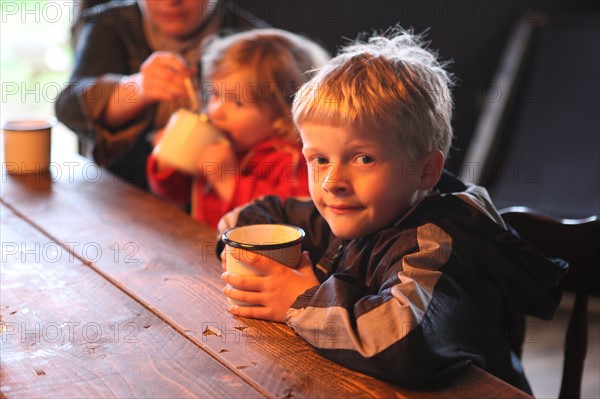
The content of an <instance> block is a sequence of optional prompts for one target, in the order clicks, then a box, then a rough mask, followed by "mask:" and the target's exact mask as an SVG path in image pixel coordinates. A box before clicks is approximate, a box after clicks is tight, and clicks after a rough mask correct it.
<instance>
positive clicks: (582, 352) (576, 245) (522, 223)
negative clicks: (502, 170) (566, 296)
mask: <svg viewBox="0 0 600 399" xmlns="http://www.w3.org/2000/svg"><path fill="white" fill-rule="evenodd" d="M500 214H501V215H502V218H503V219H504V220H505V222H506V223H508V224H509V225H510V226H512V227H513V228H514V229H515V230H516V231H517V232H518V233H519V235H520V236H521V237H522V238H523V239H524V240H526V241H528V242H529V243H531V244H533V245H534V246H535V247H536V248H538V249H539V250H540V252H542V253H543V254H544V255H545V256H547V257H550V258H562V259H564V260H566V261H567V262H569V265H570V266H569V272H568V273H567V274H566V276H565V277H564V279H563V281H562V285H563V289H564V290H565V291H571V292H574V293H575V304H574V305H573V309H572V312H571V318H570V320H569V325H568V328H567V335H566V338H565V347H564V361H563V373H562V381H561V387H560V394H559V398H561V399H562V398H569V399H571V398H579V397H581V380H582V377H583V364H584V360H585V356H586V351H587V335H588V328H587V303H588V295H600V249H599V248H600V220H599V219H598V217H597V216H591V217H588V218H585V219H559V218H556V217H552V216H548V215H545V214H542V213H541V212H538V211H536V210H534V209H531V208H527V207H511V208H506V209H503V210H501V211H500Z"/></svg>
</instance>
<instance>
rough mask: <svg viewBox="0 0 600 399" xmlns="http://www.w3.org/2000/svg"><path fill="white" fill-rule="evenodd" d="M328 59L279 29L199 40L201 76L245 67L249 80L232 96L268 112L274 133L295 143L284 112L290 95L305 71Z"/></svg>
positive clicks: (219, 75) (287, 112)
mask: <svg viewBox="0 0 600 399" xmlns="http://www.w3.org/2000/svg"><path fill="white" fill-rule="evenodd" d="M328 60H329V55H328V54H327V52H326V51H325V50H324V49H323V48H322V47H321V46H319V45H318V44H317V43H315V42H313V41H311V40H309V39H307V38H305V37H302V36H299V35H296V34H294V33H291V32H287V31H284V30H280V29H253V30H249V31H245V32H241V33H236V34H233V35H229V36H225V37H215V38H213V39H211V40H210V41H209V42H207V43H205V47H204V50H203V55H202V75H203V81H204V82H209V84H210V81H211V80H212V79H215V78H222V77H225V76H227V75H229V74H231V73H235V72H238V71H240V70H243V71H248V72H249V79H250V80H249V84H248V86H247V87H241V88H240V93H238V94H239V95H241V96H244V97H246V100H249V101H251V102H254V103H257V104H258V105H259V106H267V107H269V108H271V109H272V110H274V111H275V115H276V117H278V118H280V124H279V131H278V133H280V134H281V136H283V137H285V138H287V139H289V140H290V141H294V142H297V141H298V131H297V130H296V128H295V126H294V123H293V121H292V117H291V112H290V110H291V106H292V101H293V96H294V94H295V93H296V91H297V90H298V88H299V87H300V86H301V85H302V84H304V83H305V82H307V81H308V79H310V76H312V75H311V74H310V71H312V70H314V69H315V68H318V67H321V66H323V65H324V64H325V63H326V62H327V61H328ZM227 90H232V88H227Z"/></svg>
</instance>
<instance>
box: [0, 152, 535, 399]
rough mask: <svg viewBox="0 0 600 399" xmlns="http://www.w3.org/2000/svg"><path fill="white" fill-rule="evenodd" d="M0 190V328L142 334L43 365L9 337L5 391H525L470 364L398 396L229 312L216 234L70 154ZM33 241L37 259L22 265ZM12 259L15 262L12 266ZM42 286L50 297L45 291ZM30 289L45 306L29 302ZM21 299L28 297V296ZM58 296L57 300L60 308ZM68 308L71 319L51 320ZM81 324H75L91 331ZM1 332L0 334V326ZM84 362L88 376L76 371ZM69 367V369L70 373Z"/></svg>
mask: <svg viewBox="0 0 600 399" xmlns="http://www.w3.org/2000/svg"><path fill="white" fill-rule="evenodd" d="M0 184H1V191H0V199H1V202H2V205H3V208H2V212H3V215H2V233H3V234H2V235H3V237H2V241H3V244H2V245H3V247H2V249H3V256H4V253H5V252H7V251H9V252H11V253H12V252H16V253H15V254H13V255H12V256H13V257H14V259H13V258H11V259H12V260H11V261H10V262H7V264H6V265H5V264H4V260H3V264H2V272H3V273H4V272H5V269H6V271H7V273H10V275H11V276H12V277H11V278H12V279H14V281H15V282H14V283H11V284H10V285H7V286H6V285H5V284H4V281H3V284H2V306H1V307H0V310H1V314H2V317H3V321H4V323H5V324H4V325H5V326H7V327H8V326H10V328H13V327H14V325H15V324H9V323H16V325H18V324H19V323H35V320H36V319H34V318H31V317H32V315H33V314H43V315H44V317H45V318H46V319H45V320H46V322H45V323H49V322H53V320H59V321H60V322H62V323H65V322H69V321H71V320H75V319H74V317H79V318H80V319H81V321H78V322H80V323H86V322H88V323H90V322H93V323H97V324H98V325H99V326H100V330H101V331H102V332H103V334H104V333H105V334H106V335H107V338H111V337H112V336H111V335H110V334H114V333H115V332H120V330H119V329H121V328H125V326H126V325H128V326H130V327H129V328H130V329H131V330H132V329H136V330H135V331H139V332H138V335H139V337H140V340H141V339H142V338H143V342H141V343H136V345H137V346H135V348H136V349H137V348H139V353H140V354H139V355H138V354H137V353H138V352H136V351H134V350H133V349H134V348H133V347H131V348H129V347H127V348H126V347H125V346H124V345H111V346H109V347H108V348H107V349H105V348H104V347H103V346H102V345H100V346H99V347H96V348H94V349H93V351H92V349H89V351H87V352H86V350H85V348H86V347H88V346H86V345H88V343H87V342H83V343H81V345H80V346H78V345H75V349H74V348H73V346H71V347H68V346H58V349H56V350H57V351H58V352H59V354H58V356H59V358H61V359H69V360H70V362H68V361H66V360H63V361H60V362H57V363H53V361H52V360H48V359H47V356H48V355H47V354H45V353H44V352H40V356H39V357H36V355H35V353H36V352H35V350H33V349H30V350H25V351H23V349H24V344H22V343H21V342H20V341H19V342H16V343H15V342H13V341H14V340H13V341H11V342H12V343H11V344H4V343H3V345H2V359H1V364H2V374H1V376H0V385H1V387H2V393H3V394H4V395H5V396H6V397H21V396H40V397H50V396H84V397H91V396H98V395H100V396H105V397H106V396H109V397H110V396H112V397H115V396H136V397H151V396H161V395H158V393H160V392H167V395H166V396H227V397H235V396H243V397H252V396H257V395H258V396H264V397H310V398H313V397H327V398H331V397H399V398H403V397H411V398H415V397H416V398H434V397H435V398H439V397H463V398H470V397H472V398H475V397H492V396H493V397H499V398H519V397H529V396H528V395H526V394H524V393H523V392H521V391H520V390H518V389H516V388H514V387H512V386H510V385H508V384H506V383H504V382H502V381H500V380H498V379H497V378H495V377H493V376H491V375H490V374H488V373H486V372H484V371H483V370H481V369H478V368H477V367H474V366H473V367H470V368H469V369H468V370H467V371H466V372H465V373H464V374H463V375H462V376H460V377H459V378H457V379H456V380H455V381H453V382H452V383H451V384H450V385H449V386H446V387H444V388H442V389H437V390H431V391H412V390H408V389H404V388H400V387H397V386H394V385H392V384H388V383H386V382H383V381H380V380H377V379H374V378H372V377H369V376H366V375H364V374H361V373H358V372H355V371H352V370H349V369H347V368H345V367H342V366H340V365H338V364H335V363H333V362H331V361H329V360H327V359H325V358H323V357H321V356H319V355H318V354H317V353H316V352H315V351H314V350H313V349H312V348H311V347H310V346H309V345H308V344H307V343H306V342H305V341H304V340H302V339H301V338H299V337H298V336H297V335H295V333H294V332H293V331H292V330H291V329H290V328H288V327H287V326H286V325H285V324H281V323H272V322H266V321H261V320H253V319H246V318H239V317H235V316H232V315H231V314H230V313H229V312H227V305H226V300H225V297H224V296H223V294H222V293H221V289H222V286H223V283H222V281H221V280H220V274H221V265H220V261H219V260H218V259H217V257H216V256H215V254H214V248H215V240H216V232H215V231H214V230H213V229H211V228H209V227H207V226H205V225H203V224H201V223H198V222H196V221H194V220H192V219H191V218H190V217H189V216H188V215H187V214H185V213H184V212H183V211H181V210H180V209H178V208H177V207H175V206H172V205H170V204H168V203H165V202H163V201H161V200H159V199H157V198H156V197H154V196H153V195H151V194H148V193H143V192H141V191H139V190H137V189H136V188H134V187H132V186H130V185H128V184H126V183H124V182H122V181H120V180H118V179H117V178H115V177H114V176H113V175H111V174H110V173H109V172H108V171H106V170H104V169H101V168H99V167H98V166H96V165H95V164H93V163H92V162H91V161H89V160H87V159H85V158H82V157H79V156H77V155H73V156H72V157H71V158H69V159H63V160H60V161H59V162H53V163H52V164H51V167H50V171H49V173H47V174H44V175H7V174H6V173H5V172H4V170H3V173H2V181H1V182H0ZM5 214H6V215H8V216H5ZM5 219H6V221H5ZM5 230H6V231H7V232H8V233H7V234H8V235H7V237H8V238H6V240H5V237H4V235H5V234H4V233H5ZM21 243H24V244H23V245H24V247H23V248H21V247H20V246H21ZM15 246H16V247H15ZM36 246H37V248H39V250H37V251H38V252H39V254H38V255H39V257H40V258H44V259H39V260H40V262H35V261H34V262H30V260H31V259H33V258H34V255H35V254H34V252H35V251H36ZM31 248H33V249H31ZM21 249H23V250H21ZM27 251H30V252H27ZM52 251H55V252H56V251H58V252H61V253H62V254H63V255H62V256H63V257H66V259H67V262H65V261H64V258H60V259H61V260H60V261H57V262H55V263H52V262H51V260H52V259H51V257H52V256H53V255H52V254H53V253H54V252H52ZM46 252H47V253H46ZM23 257H24V258H25V260H26V262H25V264H24V265H22V264H20V263H19V261H17V260H20V259H21V258H23ZM15 259H17V260H15ZM71 260H72V261H71ZM42 271H43V272H44V273H41V272H42ZM38 274H39V275H40V276H42V277H40V279H42V280H41V282H40V283H39V284H38V285H37V286H35V287H33V288H31V289H32V290H33V292H24V291H23V290H24V289H25V288H23V287H26V286H27V285H31V284H28V281H29V280H31V279H34V280H35V277H34V276H35V275H38ZM43 276H46V277H43ZM3 277H4V275H3ZM48 279H50V280H48ZM46 280H48V281H50V282H51V286H52V288H51V289H46V288H45V287H46V285H45V284H47V283H45V282H44V281H46ZM92 292H93V293H94V294H93V295H92V294H91V293H92ZM43 293H45V294H46V295H49V296H56V298H57V299H56V300H54V299H53V300H51V301H43V300H42V296H43V295H44V294H43ZM29 295H36V296H39V297H38V298H39V300H30V299H28V298H29ZM65 295H66V296H67V298H68V301H66V302H64V301H61V300H60V298H62V297H63V296H65ZM94 298H98V300H94ZM100 298H102V299H101V300H100ZM79 303H81V305H79ZM69 304H70V305H69ZM80 307H81V308H80ZM22 308H27V309H29V313H28V315H29V316H28V315H27V314H22V313H21V312H17V313H14V314H11V312H13V310H14V309H22ZM71 308H73V309H76V310H77V309H79V313H77V312H76V313H74V316H70V314H69V313H65V312H68V311H69V309H71ZM67 315H69V317H70V318H68V317H67ZM78 315H79V316H78ZM83 315H89V316H86V317H83ZM59 321H56V323H58V322H59ZM115 323H117V324H118V328H117V327H114V326H115ZM127 323H133V324H127ZM92 326H93V327H88V329H92V328H96V329H98V327H97V326H96V325H92ZM132 326H133V327H132ZM147 326H151V327H147ZM78 327H79V326H78ZM111 327H112V330H111ZM115 330H117V331H115ZM123 332H124V333H126V331H123ZM324 334H326V331H324ZM13 335H14V334H13ZM2 337H7V332H6V331H5V332H4V333H3V335H2ZM10 337H13V336H12V335H11V336H10ZM165 337H169V338H170V340H166V338H165ZM13 338H14V337H13ZM3 339H4V338H3ZM94 345H95V344H93V345H91V346H94ZM55 347H56V345H55ZM99 348H100V351H101V352H102V354H104V355H106V357H105V358H103V359H104V360H103V361H104V362H105V363H108V364H106V365H104V364H103V366H102V367H100V368H97V369H96V368H93V367H92V366H91V365H92V364H93V362H94V361H96V360H94V359H96V358H98V357H99V356H98V355H97V352H98V351H99ZM124 348H125V349H124ZM81 349H84V350H83V351H82V350H81ZM15 351H18V352H19V353H21V352H22V354H19V355H17V354H15ZM121 351H126V353H121ZM5 356H8V357H7V358H5ZM50 358H51V359H53V358H54V357H50ZM5 359H13V360H11V361H8V360H6V361H5ZM107 359H109V360H108V361H107ZM36 362H40V364H46V365H47V366H48V367H47V368H46V369H42V370H43V372H44V373H45V375H44V379H45V381H47V382H46V383H44V384H41V385H35V384H34V385H31V387H32V388H27V387H29V386H30V384H29V381H30V379H31V378H33V377H35V378H33V380H37V379H40V377H39V376H37V375H36V372H35V371H33V377H31V370H32V367H33V366H32V364H34V363H35V364H37V363H36ZM44 362H46V363H44ZM79 363H81V366H79ZM128 364H129V365H132V364H135V366H131V367H127V366H126V365H128ZM157 364H160V365H161V368H158V366H157ZM36 367H37V366H36ZM88 368H91V369H92V370H93V373H94V376H95V377H94V378H92V377H88V376H87V375H85V374H83V371H85V370H88ZM54 369H60V370H54ZM25 370H29V371H25ZM53 370H54V371H53ZM78 370H81V371H82V372H81V373H77V372H73V371H78ZM27 372H29V375H26V374H27ZM66 375H68V376H69V378H66ZM144 381H146V382H145V383H144ZM138 384H141V385H138ZM34 386H35V387H37V388H33V387H34ZM134 387H136V388H134ZM137 387H139V388H137ZM28 389H29V390H28ZM61 389H62V390H61ZM153 389H154V391H153ZM159 389H160V390H159ZM161 390H164V391H161ZM61 392H62V394H61ZM203 392H205V393H203ZM153 393H156V394H153ZM71 394H72V395H71ZM163 396H165V395H163Z"/></svg>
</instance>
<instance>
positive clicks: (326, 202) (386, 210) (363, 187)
mask: <svg viewBox="0 0 600 399" xmlns="http://www.w3.org/2000/svg"><path fill="white" fill-rule="evenodd" d="M300 133H301V136H302V143H303V150H302V151H303V153H304V156H305V157H306V160H307V163H308V169H309V187H310V194H311V197H312V199H313V201H314V202H315V204H316V206H317V209H318V210H319V212H320V213H321V215H322V216H323V217H324V218H325V220H326V221H327V223H328V224H329V226H330V227H331V229H332V231H333V233H334V234H335V235H336V236H338V237H340V238H343V239H354V238H358V237H363V236H365V235H367V234H370V233H372V232H375V231H377V230H379V229H381V228H383V227H385V226H386V225H388V224H389V223H390V222H392V221H393V220H394V219H396V218H397V217H398V216H400V215H401V214H402V213H403V212H405V211H406V210H407V209H408V208H409V207H410V206H412V205H413V204H414V203H415V202H416V201H417V200H418V199H419V198H420V197H421V196H422V195H424V193H425V191H424V190H423V189H424V188H425V187H424V185H423V182H422V173H421V167H420V166H419V165H417V164H415V163H414V162H411V161H410V159H409V158H408V156H407V155H406V153H405V152H404V151H402V149H401V148H400V146H399V144H398V143H397V142H396V141H395V140H394V139H393V137H391V134H385V133H384V134H381V133H379V132H358V131H354V130H352V129H347V128H338V127H333V126H327V125H320V124H314V123H305V124H304V125H302V126H301V129H300Z"/></svg>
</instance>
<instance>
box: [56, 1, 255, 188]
mask: <svg viewBox="0 0 600 399" xmlns="http://www.w3.org/2000/svg"><path fill="white" fill-rule="evenodd" d="M220 7H222V8H219V9H218V10H217V11H216V12H215V13H214V14H213V16H212V17H211V19H210V21H207V26H208V25H210V26H211V27H212V26H215V25H217V26H219V27H221V28H238V27H239V28H242V27H243V28H251V27H267V24H266V23H264V22H263V21H261V20H259V19H256V18H254V17H253V16H252V15H251V14H249V13H247V12H245V11H244V12H243V13H240V12H239V11H240V9H239V7H237V6H233V5H232V3H231V4H230V3H229V2H227V1H222V2H221V6H220ZM82 18H83V21H84V22H83V24H81V28H80V29H79V28H77V29H75V31H76V32H79V33H77V34H78V35H79V37H78V38H77V40H76V43H77V47H76V49H75V67H74V69H73V73H72V75H71V77H70V79H69V84H68V86H67V87H65V89H64V90H63V91H62V92H61V93H60V95H59V97H58V98H57V100H56V105H55V108H56V115H57V117H58V119H59V120H60V121H61V122H62V123H64V124H65V125H66V126H67V127H69V128H70V129H71V130H73V131H74V132H75V133H77V135H78V137H79V139H80V148H81V152H82V153H83V154H84V155H86V156H88V157H90V158H93V159H94V161H95V162H96V163H98V164H99V165H100V166H107V167H108V169H109V170H111V171H112V172H113V173H115V174H116V175H118V176H119V177H121V178H123V179H125V180H126V181H128V182H130V183H133V184H135V185H137V186H139V187H141V188H144V189H148V184H147V181H146V172H145V171H146V169H145V167H146V158H147V156H148V155H149V154H150V152H151V151H152V145H151V138H152V135H153V134H154V133H155V131H156V130H158V129H159V128H162V127H163V126H164V125H165V124H166V122H167V120H168V116H169V115H170V114H171V112H172V111H175V110H176V109H177V108H178V107H179V106H181V104H163V109H162V112H161V114H160V115H158V116H157V111H158V106H156V105H155V106H152V107H149V108H148V109H147V110H146V111H145V112H143V113H142V114H140V115H139V116H138V117H137V118H136V119H134V120H132V121H131V122H130V123H128V124H127V125H126V126H123V127H122V128H119V129H118V130H117V131H114V130H111V129H109V128H108V127H107V126H105V125H103V123H102V120H101V119H102V113H103V112H104V109H105V108H106V104H107V102H108V100H109V99H110V97H111V94H112V91H113V90H114V89H115V87H116V86H117V84H118V83H119V81H120V80H121V78H123V76H125V75H131V74H134V73H137V72H139V70H140V66H141V65H142V63H143V62H144V61H145V60H146V59H147V58H148V57H149V56H150V55H151V54H152V53H153V52H154V49H152V48H150V45H149V44H148V41H147V39H146V37H145V36H144V28H143V23H142V14H141V11H140V9H139V6H138V4H137V2H136V1H135V0H127V1H112V2H108V3H105V4H100V5H98V6H95V7H92V8H89V9H87V10H85V12H84V14H83V15H82ZM212 19H218V20H216V21H213V20H212ZM208 22H210V23H208ZM208 33H212V31H211V32H208ZM201 39H202V37H198V41H200V40H201ZM197 61H198V63H199V62H200V59H198V60H197ZM198 70H199V71H200V68H199V64H198ZM199 76H200V75H199ZM126 100H127V99H124V101H126ZM169 111H171V112H169Z"/></svg>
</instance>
